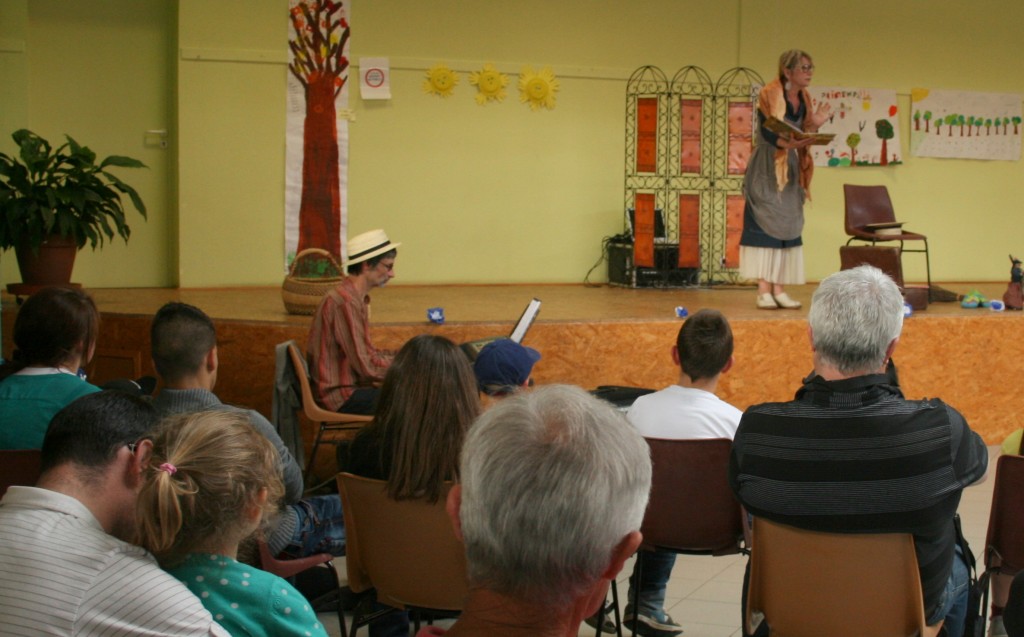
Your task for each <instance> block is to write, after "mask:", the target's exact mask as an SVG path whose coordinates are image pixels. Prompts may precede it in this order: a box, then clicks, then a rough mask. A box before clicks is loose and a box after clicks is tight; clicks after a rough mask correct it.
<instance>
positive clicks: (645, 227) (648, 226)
mask: <svg viewBox="0 0 1024 637" xmlns="http://www.w3.org/2000/svg"><path fill="white" fill-rule="evenodd" d="M633 206H634V208H635V209H636V211H635V212H634V213H633V266H634V267H637V268H653V267H654V195H652V194H649V193H638V194H637V195H636V197H635V198H634V199H633Z"/></svg>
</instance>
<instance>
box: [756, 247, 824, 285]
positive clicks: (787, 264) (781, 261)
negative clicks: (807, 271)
mask: <svg viewBox="0 0 1024 637" xmlns="http://www.w3.org/2000/svg"><path fill="white" fill-rule="evenodd" d="M740 276H741V277H743V278H744V279H764V280H765V281H768V282H770V283H777V284H779V285H803V284H804V283H806V282H807V280H806V279H805V278H804V251H803V246H795V247H792V248H755V247H753V246H744V245H741V246H740Z"/></svg>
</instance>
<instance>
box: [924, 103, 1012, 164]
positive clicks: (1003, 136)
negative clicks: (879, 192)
mask: <svg viewBox="0 0 1024 637" xmlns="http://www.w3.org/2000/svg"><path fill="white" fill-rule="evenodd" d="M910 100H911V108H910V110H911V113H912V115H911V121H912V125H911V129H910V152H911V153H912V154H913V155H914V156H915V157H958V158H962V159H1003V160H1013V161H1016V160H1018V159H1020V129H1021V127H1020V124H1021V96H1020V95H1018V94H1015V93H973V92H968V91H933V90H929V89H926V88H915V89H913V90H912V91H911V94H910Z"/></svg>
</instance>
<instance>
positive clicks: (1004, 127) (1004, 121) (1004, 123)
mask: <svg viewBox="0 0 1024 637" xmlns="http://www.w3.org/2000/svg"><path fill="white" fill-rule="evenodd" d="M1009 125H1010V118H1009V117H1004V118H1003V135H1005V134H1006V127H1007V126H1009Z"/></svg>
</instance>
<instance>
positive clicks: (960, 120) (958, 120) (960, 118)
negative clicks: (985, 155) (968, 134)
mask: <svg viewBox="0 0 1024 637" xmlns="http://www.w3.org/2000/svg"><path fill="white" fill-rule="evenodd" d="M966 121H967V118H966V117H964V116H963V115H957V116H956V123H957V124H959V125H960V137H963V136H964V122H966Z"/></svg>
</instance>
